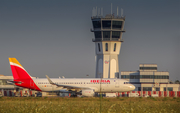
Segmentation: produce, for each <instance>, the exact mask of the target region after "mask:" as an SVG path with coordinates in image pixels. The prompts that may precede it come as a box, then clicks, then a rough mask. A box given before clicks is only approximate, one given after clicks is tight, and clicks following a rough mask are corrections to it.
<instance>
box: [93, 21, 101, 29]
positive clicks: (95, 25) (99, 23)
mask: <svg viewBox="0 0 180 113" xmlns="http://www.w3.org/2000/svg"><path fill="white" fill-rule="evenodd" d="M93 27H94V28H101V21H93Z"/></svg>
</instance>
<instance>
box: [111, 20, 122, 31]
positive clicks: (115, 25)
mask: <svg viewBox="0 0 180 113" xmlns="http://www.w3.org/2000/svg"><path fill="white" fill-rule="evenodd" d="M112 28H113V29H121V28H122V21H113V24H112Z"/></svg>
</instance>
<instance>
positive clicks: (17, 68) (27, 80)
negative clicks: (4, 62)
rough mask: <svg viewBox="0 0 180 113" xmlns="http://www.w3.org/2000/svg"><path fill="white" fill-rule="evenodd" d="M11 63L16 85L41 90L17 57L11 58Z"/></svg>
mask: <svg viewBox="0 0 180 113" xmlns="http://www.w3.org/2000/svg"><path fill="white" fill-rule="evenodd" d="M9 63H10V66H11V70H12V75H13V78H14V82H15V85H17V86H21V87H25V88H29V89H34V90H38V91H41V90H40V89H39V88H38V87H37V85H36V84H35V82H34V81H33V79H32V77H31V76H30V75H29V74H28V72H27V71H26V70H25V69H24V68H23V67H22V65H21V64H20V63H19V62H18V61H17V60H16V58H9Z"/></svg>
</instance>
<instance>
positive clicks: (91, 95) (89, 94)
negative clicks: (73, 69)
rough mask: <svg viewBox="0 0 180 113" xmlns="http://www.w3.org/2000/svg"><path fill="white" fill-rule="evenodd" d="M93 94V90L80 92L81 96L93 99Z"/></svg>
mask: <svg viewBox="0 0 180 113" xmlns="http://www.w3.org/2000/svg"><path fill="white" fill-rule="evenodd" d="M94 94H95V93H94V90H93V89H84V90H82V96H86V97H93V96H94Z"/></svg>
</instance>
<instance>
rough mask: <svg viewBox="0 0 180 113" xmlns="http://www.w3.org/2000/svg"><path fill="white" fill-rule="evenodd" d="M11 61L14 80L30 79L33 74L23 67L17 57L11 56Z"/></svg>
mask: <svg viewBox="0 0 180 113" xmlns="http://www.w3.org/2000/svg"><path fill="white" fill-rule="evenodd" d="M9 63H10V66H11V71H12V75H13V78H14V80H17V79H29V78H31V76H30V75H29V74H28V72H27V71H26V70H25V69H24V68H23V67H22V65H21V64H20V63H19V62H18V60H17V59H16V58H9Z"/></svg>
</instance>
